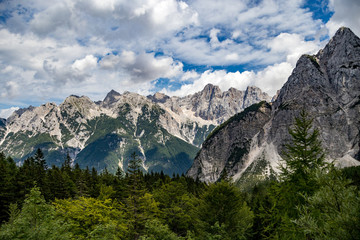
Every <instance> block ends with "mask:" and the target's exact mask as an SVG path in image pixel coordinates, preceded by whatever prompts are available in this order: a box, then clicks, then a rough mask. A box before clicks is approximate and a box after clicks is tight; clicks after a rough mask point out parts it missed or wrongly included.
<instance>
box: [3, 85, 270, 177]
mask: <svg viewBox="0 0 360 240" xmlns="http://www.w3.org/2000/svg"><path fill="white" fill-rule="evenodd" d="M265 99H266V100H269V99H270V98H269V96H268V95H267V94H265V93H262V92H261V90H260V89H258V88H256V87H248V88H247V89H246V90H245V91H244V92H242V91H239V90H236V89H233V88H231V89H229V91H225V92H222V91H221V90H220V89H219V88H218V87H217V86H213V85H210V84H209V85H207V86H206V87H205V88H204V90H202V91H201V92H198V93H195V94H193V95H189V96H186V97H183V98H180V97H169V96H166V95H164V94H161V93H156V94H154V95H153V96H148V97H144V96H141V95H139V94H136V93H130V92H125V93H123V94H120V93H118V92H116V91H114V90H112V91H110V92H109V93H108V94H107V96H106V97H105V99H104V100H103V101H99V102H93V101H92V100H90V99H89V98H88V97H86V96H82V97H79V96H74V95H72V96H69V97H68V98H66V99H65V101H64V102H63V103H61V104H60V105H56V104H54V103H46V104H44V105H41V106H39V107H32V106H30V107H29V108H26V109H19V110H17V111H16V112H14V113H13V114H12V115H11V116H10V117H9V118H8V119H7V120H6V121H4V120H2V121H0V151H4V153H5V154H7V155H10V156H12V157H14V158H15V159H16V160H18V161H22V160H24V159H25V158H27V157H28V156H30V155H32V154H33V153H34V152H35V151H36V149H37V148H41V149H42V150H43V151H44V153H45V157H46V159H47V160H48V164H49V165H52V164H55V165H61V163H62V162H63V161H64V159H65V156H66V154H67V153H69V154H70V156H71V157H72V158H73V160H74V162H75V163H78V164H79V165H80V166H81V167H86V166H88V167H95V168H97V169H98V170H102V169H104V168H107V169H108V170H109V171H111V172H114V171H116V169H117V167H118V166H119V167H121V168H123V169H126V167H127V161H128V159H129V156H130V155H131V153H132V152H137V153H138V154H139V156H141V158H142V159H143V169H144V170H146V171H161V170H162V171H164V172H165V173H167V174H172V173H180V174H181V173H184V172H186V171H187V170H188V169H189V168H190V166H191V164H192V161H193V158H194V157H195V155H196V152H197V151H198V147H199V146H200V145H201V144H202V142H203V141H204V139H205V138H206V136H207V135H208V134H209V133H210V132H211V131H212V130H213V129H214V128H215V126H216V125H218V124H219V123H222V122H223V121H224V120H226V118H227V117H228V116H231V115H233V114H234V113H236V112H240V111H242V110H243V109H244V107H246V106H248V105H250V104H252V103H254V102H257V101H260V100H265Z"/></svg>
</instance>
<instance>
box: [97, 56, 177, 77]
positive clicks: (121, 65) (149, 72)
mask: <svg viewBox="0 0 360 240" xmlns="http://www.w3.org/2000/svg"><path fill="white" fill-rule="evenodd" d="M100 66H101V67H102V68H104V69H106V70H110V71H123V72H124V73H126V74H128V75H129V77H130V79H132V80H133V81H134V82H149V81H152V80H155V79H157V78H174V77H176V76H179V75H180V74H181V73H182V68H183V64H182V63H181V62H178V61H174V60H173V59H172V58H171V57H164V56H161V57H155V56H154V53H141V54H139V55H136V54H135V53H134V52H131V51H123V52H122V53H121V54H120V55H113V54H110V55H107V56H105V57H104V58H103V59H102V60H101V61H100Z"/></svg>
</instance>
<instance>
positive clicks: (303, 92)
mask: <svg viewBox="0 0 360 240" xmlns="http://www.w3.org/2000/svg"><path fill="white" fill-rule="evenodd" d="M264 108H265V109H267V111H264ZM302 109H305V110H306V111H308V112H309V113H310V115H311V116H313V117H314V125H315V127H317V128H319V129H320V132H321V136H320V137H321V140H322V143H323V147H324V148H325V149H326V153H327V157H328V159H329V160H336V163H337V164H338V165H340V166H349V165H359V164H360V162H359V160H360V152H359V151H360V146H359V144H360V139H359V133H360V120H359V119H360V39H359V38H358V37H357V36H356V35H354V33H353V32H352V31H351V30H350V29H348V28H340V29H339V30H338V31H337V33H336V34H335V36H334V37H333V38H332V39H331V40H330V42H329V43H328V44H327V45H326V47H325V48H324V49H323V50H320V51H319V52H318V53H317V54H316V55H314V56H309V55H304V56H302V57H301V58H300V59H299V60H298V62H297V65H296V68H295V69H294V70H293V72H292V74H291V76H290V77H289V79H288V81H287V82H286V83H285V85H284V86H283V87H282V89H281V90H280V92H279V94H278V96H277V98H276V100H275V102H273V104H272V106H271V111H270V107H269V106H268V105H267V104H265V103H263V106H262V107H259V108H258V111H256V113H254V112H253V111H248V112H247V113H243V120H242V121H236V120H229V121H228V122H226V124H225V126H222V128H221V129H220V130H218V131H215V132H214V133H213V134H211V136H210V138H208V139H207V140H206V141H205V142H204V144H203V148H202V149H201V151H200V153H199V154H198V155H197V157H196V158H195V160H194V164H193V166H192V167H191V169H190V170H189V171H188V175H189V176H192V177H194V178H197V177H198V178H199V179H200V180H203V181H206V182H214V181H217V180H218V179H219V177H220V174H221V172H223V171H224V170H225V171H226V172H227V173H228V174H229V175H230V176H233V178H234V179H239V178H241V177H242V176H244V175H246V174H247V173H249V172H250V173H254V174H259V175H264V174H265V175H266V174H270V173H271V172H274V171H275V172H276V171H278V168H277V166H278V162H279V160H281V156H280V155H281V152H282V151H283V146H284V144H285V143H287V142H288V141H289V140H290V136H289V134H288V128H289V127H290V126H291V125H292V124H293V119H294V117H295V116H297V115H298V114H299V112H300V111H301V110H302ZM245 112H246V111H245ZM265 112H266V114H265ZM253 116H258V117H255V118H254V117H253ZM260 116H262V117H260ZM246 119H252V120H251V122H250V121H246ZM220 146H221V147H220ZM236 146H240V153H241V154H238V152H239V151H238V149H239V148H236ZM221 149H227V150H228V151H229V152H228V153H226V154H225V153H220V151H221ZM224 151H225V150H224ZM232 156H237V157H236V158H234V157H232ZM234 163H235V164H234Z"/></svg>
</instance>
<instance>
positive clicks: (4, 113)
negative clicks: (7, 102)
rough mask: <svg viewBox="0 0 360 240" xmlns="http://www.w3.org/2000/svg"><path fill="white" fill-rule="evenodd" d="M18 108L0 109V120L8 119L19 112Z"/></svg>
mask: <svg viewBox="0 0 360 240" xmlns="http://www.w3.org/2000/svg"><path fill="white" fill-rule="evenodd" d="M18 109H19V108H18V107H11V108H6V109H0V118H5V119H6V118H8V117H9V116H10V115H11V114H12V113H13V112H14V111H16V110H18Z"/></svg>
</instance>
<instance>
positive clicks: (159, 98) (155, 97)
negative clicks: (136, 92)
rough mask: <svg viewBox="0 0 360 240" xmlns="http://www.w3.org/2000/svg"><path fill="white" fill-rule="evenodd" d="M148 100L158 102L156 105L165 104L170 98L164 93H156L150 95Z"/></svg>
mask: <svg viewBox="0 0 360 240" xmlns="http://www.w3.org/2000/svg"><path fill="white" fill-rule="evenodd" d="M147 98H148V99H150V100H151V101H153V102H156V103H158V102H160V103H164V102H166V100H168V99H169V98H170V97H169V96H168V95H166V94H164V93H160V92H156V93H155V94H153V95H148V96H147Z"/></svg>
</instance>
